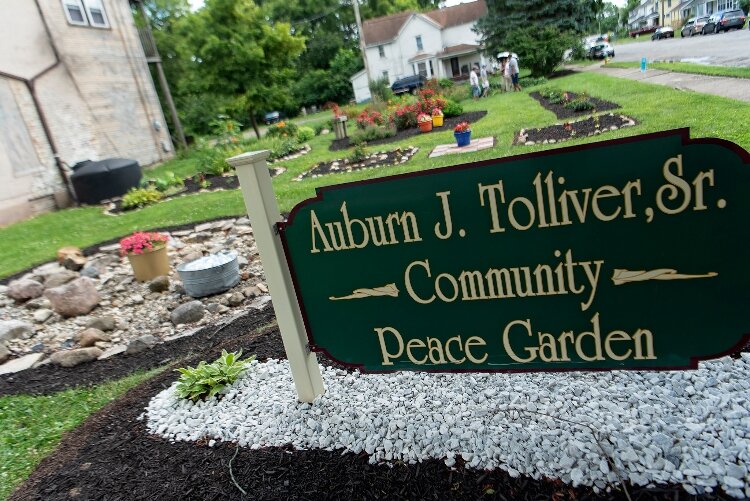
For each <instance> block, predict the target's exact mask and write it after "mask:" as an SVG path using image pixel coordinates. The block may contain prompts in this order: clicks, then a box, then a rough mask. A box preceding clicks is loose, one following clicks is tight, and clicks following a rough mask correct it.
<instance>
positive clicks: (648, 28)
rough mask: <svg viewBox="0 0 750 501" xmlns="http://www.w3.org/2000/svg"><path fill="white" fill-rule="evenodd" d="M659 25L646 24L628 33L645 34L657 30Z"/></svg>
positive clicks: (634, 34)
mask: <svg viewBox="0 0 750 501" xmlns="http://www.w3.org/2000/svg"><path fill="white" fill-rule="evenodd" d="M657 28H658V27H657V26H644V27H643V28H638V29H637V30H633V31H630V32H629V33H628V34H629V35H630V36H631V37H632V38H635V37H639V36H641V35H645V34H646V33H652V32H654V31H656V29H657Z"/></svg>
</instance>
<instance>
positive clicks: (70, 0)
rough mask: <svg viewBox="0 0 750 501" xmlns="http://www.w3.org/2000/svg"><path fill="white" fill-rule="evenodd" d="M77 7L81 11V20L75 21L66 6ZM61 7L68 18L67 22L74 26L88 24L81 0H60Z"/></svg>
mask: <svg viewBox="0 0 750 501" xmlns="http://www.w3.org/2000/svg"><path fill="white" fill-rule="evenodd" d="M69 5H70V6H73V7H78V9H79V10H80V11H81V17H83V21H76V20H75V19H73V18H72V17H70V11H69V10H68V6H69ZM62 7H63V11H65V18H66V19H67V20H68V23H69V24H72V25H75V26H88V25H89V21H88V19H87V18H86V8H85V7H84V6H83V2H82V1H81V0H62Z"/></svg>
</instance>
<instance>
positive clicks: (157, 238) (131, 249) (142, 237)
mask: <svg viewBox="0 0 750 501" xmlns="http://www.w3.org/2000/svg"><path fill="white" fill-rule="evenodd" d="M167 240H169V237H168V236H166V235H163V234H161V233H146V232H142V231H136V232H135V233H133V234H132V235H130V236H129V237H125V238H123V239H122V240H120V254H121V255H123V256H124V255H126V254H143V253H144V252H146V251H152V250H154V249H158V248H160V247H163V246H164V244H165V243H166V241H167Z"/></svg>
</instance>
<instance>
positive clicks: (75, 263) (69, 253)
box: [57, 246, 86, 271]
mask: <svg viewBox="0 0 750 501" xmlns="http://www.w3.org/2000/svg"><path fill="white" fill-rule="evenodd" d="M57 261H58V262H59V263H60V264H61V265H63V267H65V268H67V269H69V270H73V271H78V270H80V269H81V268H83V265H84V264H86V258H85V257H84V255H83V252H81V249H79V248H78V247H72V246H71V247H62V248H61V249H58V251H57Z"/></svg>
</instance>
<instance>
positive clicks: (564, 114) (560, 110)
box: [529, 92, 620, 118]
mask: <svg viewBox="0 0 750 501" xmlns="http://www.w3.org/2000/svg"><path fill="white" fill-rule="evenodd" d="M529 96H531V97H533V98H534V99H536V100H537V101H539V104H541V105H542V107H543V108H545V109H547V110H549V111H551V112H552V113H554V114H555V116H557V118H572V117H580V116H583V115H590V114H592V113H594V112H597V113H598V112H600V111H609V110H614V109H617V108H619V107H620V105H619V104H617V103H613V102H611V101H605V100H603V99H599V98H598V97H592V96H589V100H590V101H591V102H592V103H593V104H594V109H593V110H583V111H575V110H571V109H568V108H566V107H565V105H564V103H557V104H552V103H550V102H549V101H548V100H547V99H546V98H544V97H542V96H541V94H539V93H538V92H530V93H529ZM568 96H570V99H571V100H573V99H575V98H576V97H578V96H579V94H576V93H575V92H568Z"/></svg>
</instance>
